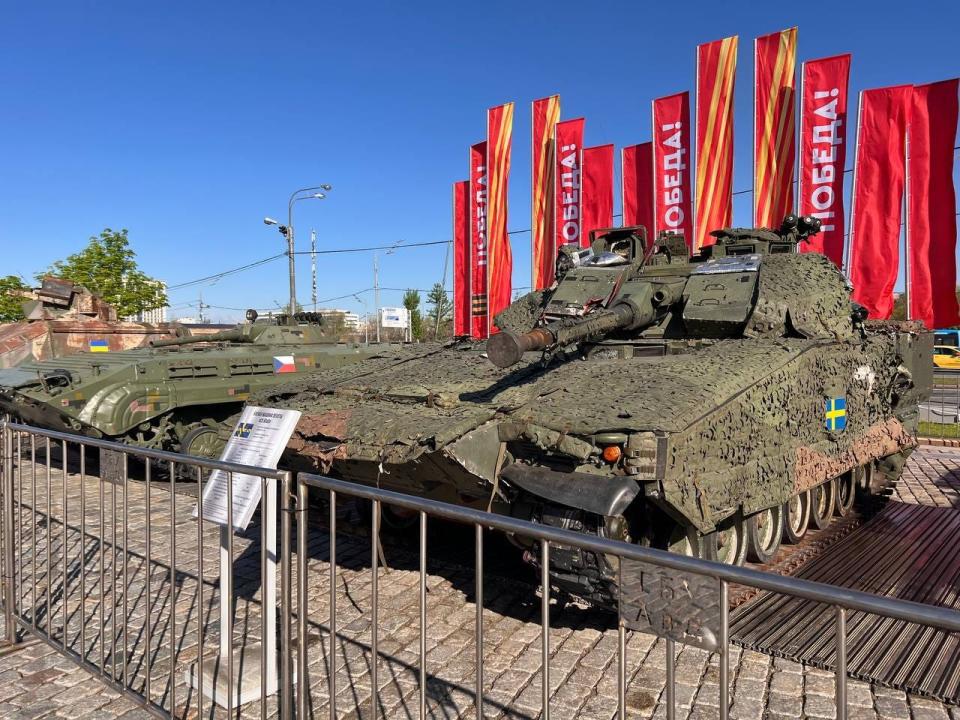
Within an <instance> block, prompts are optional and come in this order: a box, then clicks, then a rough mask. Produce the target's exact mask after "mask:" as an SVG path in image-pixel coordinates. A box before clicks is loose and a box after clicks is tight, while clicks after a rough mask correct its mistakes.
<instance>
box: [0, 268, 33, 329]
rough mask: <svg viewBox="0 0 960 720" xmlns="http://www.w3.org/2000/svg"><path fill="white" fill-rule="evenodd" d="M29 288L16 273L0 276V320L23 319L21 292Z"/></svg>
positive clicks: (13, 320)
mask: <svg viewBox="0 0 960 720" xmlns="http://www.w3.org/2000/svg"><path fill="white" fill-rule="evenodd" d="M29 289H30V288H29V287H27V285H26V284H25V283H24V282H23V280H21V279H20V278H19V277H18V276H17V275H7V276H6V277H0V322H16V321H17V320H23V301H24V299H25V298H24V297H23V296H22V294H21V293H23V292H24V291H27V290H29Z"/></svg>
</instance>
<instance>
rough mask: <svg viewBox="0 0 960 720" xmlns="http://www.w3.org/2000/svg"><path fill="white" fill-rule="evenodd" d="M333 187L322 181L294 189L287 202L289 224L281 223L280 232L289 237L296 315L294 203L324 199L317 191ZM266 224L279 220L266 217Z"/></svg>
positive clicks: (292, 298) (288, 248) (291, 281)
mask: <svg viewBox="0 0 960 720" xmlns="http://www.w3.org/2000/svg"><path fill="white" fill-rule="evenodd" d="M332 189H333V186H332V185H329V184H327V183H322V184H320V185H316V186H314V187H306V188H300V189H299V190H294V191H293V192H292V193H291V194H290V200H289V201H288V202H287V224H286V225H280V226H279V228H278V229H279V230H280V233H281V234H282V235H283V236H284V237H286V239H287V259H288V264H289V274H290V305H289V308H290V309H289V313H290V315H291V316H292V315H294V314H295V313H296V312H297V276H296V265H295V262H294V232H293V204H294V203H295V202H298V201H300V200H323V199H324V198H325V197H326V195H324V194H323V193H322V192H315V191H318V190H325V191H327V192H330V191H331V190H332ZM302 193H311V194H310V195H303V194H302ZM263 222H264V224H266V225H276V224H277V221H276V220H274V219H273V218H269V217H268V218H264V219H263Z"/></svg>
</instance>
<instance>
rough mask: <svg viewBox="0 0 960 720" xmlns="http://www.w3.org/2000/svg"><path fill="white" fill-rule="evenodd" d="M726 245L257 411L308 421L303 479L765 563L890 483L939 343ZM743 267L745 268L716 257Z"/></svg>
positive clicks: (582, 580) (564, 574)
mask: <svg viewBox="0 0 960 720" xmlns="http://www.w3.org/2000/svg"><path fill="white" fill-rule="evenodd" d="M726 232H728V233H729V234H727V235H723V236H721V237H720V238H719V239H718V248H716V249H715V250H714V251H712V255H711V257H708V258H704V259H702V260H700V261H698V262H692V263H691V262H688V261H687V260H686V258H682V259H679V260H678V259H676V258H673V259H670V260H669V261H667V262H659V263H658V262H655V261H652V260H651V253H650V252H643V253H642V258H643V259H642V260H641V259H640V258H641V253H640V252H637V253H635V254H629V256H628V262H627V263H623V264H617V265H614V266H613V267H612V268H605V267H586V268H577V269H575V270H573V271H570V272H568V273H567V275H566V276H565V277H564V278H563V279H562V280H561V281H560V283H559V284H558V285H557V286H556V288H554V289H553V290H552V291H550V292H547V293H541V294H537V295H536V296H533V297H531V298H527V299H526V300H524V301H523V302H521V303H518V304H517V306H516V307H515V308H511V309H508V311H507V312H506V313H505V314H503V315H501V316H499V317H498V319H497V322H498V325H499V326H500V327H501V328H502V329H503V330H504V332H503V336H504V337H502V338H500V339H497V340H491V342H490V343H489V344H488V345H487V346H484V345H480V344H470V343H462V344H460V345H459V346H450V347H447V348H444V349H439V350H436V349H435V350H422V349H421V350H418V349H409V350H406V351H405V352H403V353H401V354H399V355H397V356H394V357H391V358H375V359H369V360H366V361H363V362H360V363H358V364H356V365H353V366H351V367H347V368H340V369H337V370H333V371H329V372H323V373H315V374H311V375H309V376H306V377H305V378H303V379H301V380H299V381H297V382H294V383H291V384H289V385H286V386H284V387H283V388H282V389H277V390H275V391H273V390H270V391H266V392H264V393H260V394H258V395H256V396H255V397H254V398H253V399H252V401H253V402H256V403H257V404H261V405H268V406H279V407H291V408H296V409H298V410H300V411H302V413H303V416H302V418H301V421H300V423H299V425H298V427H297V429H296V431H295V434H294V437H293V438H292V440H291V442H290V445H289V447H288V452H287V454H286V458H285V462H286V463H287V464H288V465H290V466H292V467H296V468H298V469H310V470H314V471H319V472H323V473H328V474H332V475H334V476H337V477H341V478H344V479H348V480H354V481H358V482H362V483H368V484H376V485H379V486H380V487H385V488H390V489H394V490H400V491H403V492H410V493H416V494H421V495H425V496H429V497H433V498H436V499H440V500H445V501H450V502H455V503H461V504H466V505H470V506H473V507H476V508H481V509H489V510H491V511H494V512H500V513H507V514H513V515H517V516H522V517H527V518H532V519H534V520H536V521H538V522H544V523H549V524H556V525H561V526H563V527H568V528H572V529H577V530H581V531H583V532H589V533H599V534H602V535H605V536H608V537H616V538H620V539H624V540H628V541H631V542H639V543H644V544H652V545H655V546H660V547H666V548H670V549H673V550H677V551H681V552H687V553H693V554H697V555H702V556H704V557H712V558H717V559H721V560H724V561H727V562H732V563H740V562H743V561H744V559H745V557H746V556H747V553H748V551H749V552H751V553H752V554H753V555H754V556H755V559H758V560H760V561H763V560H764V559H766V558H768V557H769V556H770V554H771V553H772V552H774V551H775V549H776V546H777V545H778V544H779V543H780V541H781V537H788V538H789V537H799V536H801V535H802V534H803V532H804V531H805V529H806V527H807V523H808V522H810V519H811V517H813V518H814V521H815V522H818V523H825V522H829V517H830V515H832V514H833V512H834V511H835V510H836V511H839V512H842V511H844V508H845V506H847V504H848V503H850V502H852V498H853V494H854V493H855V492H874V491H877V490H879V489H880V488H881V487H883V485H884V483H885V482H887V481H889V480H890V479H893V478H895V477H896V476H897V475H898V474H899V471H900V468H901V467H902V463H903V461H904V460H905V459H906V457H907V455H908V454H909V452H910V451H911V449H912V448H913V447H914V444H915V440H914V434H915V429H916V420H917V404H918V402H919V400H920V399H922V398H923V397H924V396H925V394H926V393H928V392H929V386H930V382H931V377H930V369H929V368H930V354H931V351H932V339H931V336H930V334H929V333H926V332H924V331H923V330H922V329H921V328H920V327H919V326H917V325H913V324H905V323H901V324H894V323H873V322H864V320H863V315H862V312H860V310H859V308H858V307H856V306H854V305H853V304H852V303H851V302H850V299H849V288H848V287H847V285H846V283H845V281H844V279H843V278H842V276H841V275H840V274H839V272H838V271H837V270H836V269H835V268H834V267H833V266H832V265H831V264H830V263H829V261H828V260H826V259H825V258H823V257H821V256H819V255H813V254H810V255H807V254H797V253H795V252H788V251H783V250H781V249H780V245H779V243H778V241H780V242H783V243H784V245H786V247H787V250H792V245H790V244H789V242H788V241H790V240H791V238H790V237H789V235H787V234H786V233H783V234H776V233H772V232H770V231H726ZM784 235H787V237H784ZM634 240H635V241H636V243H637V246H638V247H637V249H638V250H639V249H640V248H644V250H645V246H644V245H643V240H642V236H640V235H639V233H638V237H636V238H634ZM751 240H753V242H750V241H751ZM794 243H795V240H794ZM743 246H746V250H747V251H748V253H749V255H750V257H749V259H744V258H742V257H741V256H740V254H739V253H738V254H734V253H732V252H731V253H730V254H729V255H726V256H725V255H724V250H725V249H726V250H737V249H738V248H739V247H743ZM597 249H598V252H597V255H598V256H599V255H600V251H602V249H603V248H602V247H600V248H597ZM571 282H575V283H578V286H577V287H572V288H571V287H570V286H568V285H566V284H568V283H571ZM598 286H599V287H600V288H601V291H600V292H599V293H598V292H597V290H596V288H597V287H598ZM644 286H645V287H644ZM582 287H586V288H587V290H586V293H588V294H582V293H581V294H580V295H578V292H579V289H580V288H582ZM597 297H599V298H601V300H603V299H604V298H605V301H604V302H598V301H597V300H596V299H595V298H597ZM657 297H660V298H661V301H660V302H659V303H657V300H656V298H657ZM624 298H626V300H627V301H629V302H630V303H632V305H633V307H628V308H626V309H624V308H623V305H624ZM638 298H639V299H638ZM644 298H646V300H645V299H644ZM558 299H559V300H562V303H558V302H557V301H558ZM644 302H649V303H651V305H652V309H649V308H647V306H645V305H643V303H644ZM531 307H533V308H535V310H534V311H533V312H530V308H531ZM511 310H513V312H511ZM564 310H572V311H574V312H572V313H571V314H570V315H567V316H565V314H564ZM648 310H649V312H648ZM638 316H642V318H643V320H642V322H640V323H637V322H636V320H637V317H638ZM611 326H615V327H613V328H611ZM537 345H539V347H535V348H534V351H527V352H524V350H527V349H528V348H529V347H530V346H537ZM507 346H508V347H507ZM505 347H507V349H506V350H505V349H504V348H505ZM518 348H519V351H517V349H518ZM538 350H542V351H543V352H542V353H541V352H538ZM491 360H494V361H496V362H497V363H498V364H502V365H505V367H497V366H496V365H494V364H493V363H492V362H491ZM554 555H555V556H554V557H553V565H552V567H551V570H552V573H553V579H554V581H555V582H556V583H557V585H558V586H560V587H562V588H565V589H567V590H570V591H571V592H574V593H576V594H578V595H581V596H583V597H587V598H591V599H598V600H604V599H610V598H611V597H613V595H612V590H611V582H612V580H611V577H612V574H611V572H610V568H609V567H607V565H606V563H605V561H604V560H603V558H596V557H591V556H585V555H583V554H580V553H575V552H567V551H560V552H557V553H555V554H554Z"/></svg>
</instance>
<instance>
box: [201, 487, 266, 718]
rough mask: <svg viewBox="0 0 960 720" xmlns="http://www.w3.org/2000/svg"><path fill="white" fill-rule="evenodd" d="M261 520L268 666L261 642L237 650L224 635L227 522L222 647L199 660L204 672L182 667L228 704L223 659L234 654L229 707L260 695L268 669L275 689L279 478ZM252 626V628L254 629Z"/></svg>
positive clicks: (223, 551)
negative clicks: (264, 663)
mask: <svg viewBox="0 0 960 720" xmlns="http://www.w3.org/2000/svg"><path fill="white" fill-rule="evenodd" d="M261 521H262V522H264V523H265V524H266V529H267V546H266V552H267V575H266V577H265V578H263V603H262V611H263V612H265V613H267V617H266V638H265V640H266V645H267V667H266V668H263V667H261V665H262V660H263V655H262V652H261V648H262V643H263V639H261V641H260V642H250V643H243V645H242V646H241V648H240V650H239V652H234V649H233V638H231V637H230V636H229V634H228V628H229V626H230V623H229V615H230V614H231V613H232V612H233V577H232V575H233V574H232V572H231V567H230V553H229V550H228V547H229V544H228V543H229V539H228V537H227V535H228V533H230V532H232V529H231V528H230V526H229V525H221V526H220V652H219V654H218V655H217V657H215V658H208V659H206V660H204V663H203V677H202V678H198V677H197V671H198V669H199V663H194V664H193V665H191V666H190V669H189V670H187V672H186V680H187V682H188V683H189V685H190V687H192V688H195V689H200V691H201V692H202V693H203V695H204V697H206V698H209V699H210V700H212V701H213V702H215V703H216V704H217V705H219V706H220V707H222V708H226V707H227V706H228V700H227V698H228V697H229V695H230V685H231V682H230V680H231V678H230V676H229V675H228V666H229V663H228V661H227V658H228V657H229V656H230V653H234V655H233V682H232V684H233V702H232V703H230V704H232V706H233V708H234V709H236V708H238V707H240V706H241V705H245V704H246V703H248V702H252V701H254V700H257V699H259V698H260V691H261V689H262V681H261V678H262V676H263V674H264V672H265V673H266V676H267V695H268V696H269V695H273V694H275V693H276V692H277V687H278V679H279V674H278V672H277V611H276V607H277V481H276V480H275V479H273V478H269V479H268V480H267V492H266V497H264V498H263V509H262V515H261ZM254 629H255V628H254Z"/></svg>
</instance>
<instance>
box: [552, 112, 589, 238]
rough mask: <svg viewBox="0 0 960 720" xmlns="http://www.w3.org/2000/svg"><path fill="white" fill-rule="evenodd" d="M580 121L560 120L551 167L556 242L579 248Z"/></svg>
mask: <svg viewBox="0 0 960 720" xmlns="http://www.w3.org/2000/svg"><path fill="white" fill-rule="evenodd" d="M583 122H584V121H583V118H577V119H576V120H564V121H563V122H558V123H557V128H556V135H557V139H556V148H557V152H556V161H555V163H554V166H555V169H554V178H555V180H554V191H555V193H556V199H555V205H554V208H555V213H556V215H555V217H556V222H555V223H554V228H555V234H556V242H555V243H554V251H556V249H557V248H559V247H560V246H561V245H579V244H580V237H581V235H582V233H581V232H580V229H581V228H580V224H581V223H580V220H581V212H580V209H581V205H580V168H581V166H582V163H583Z"/></svg>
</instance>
